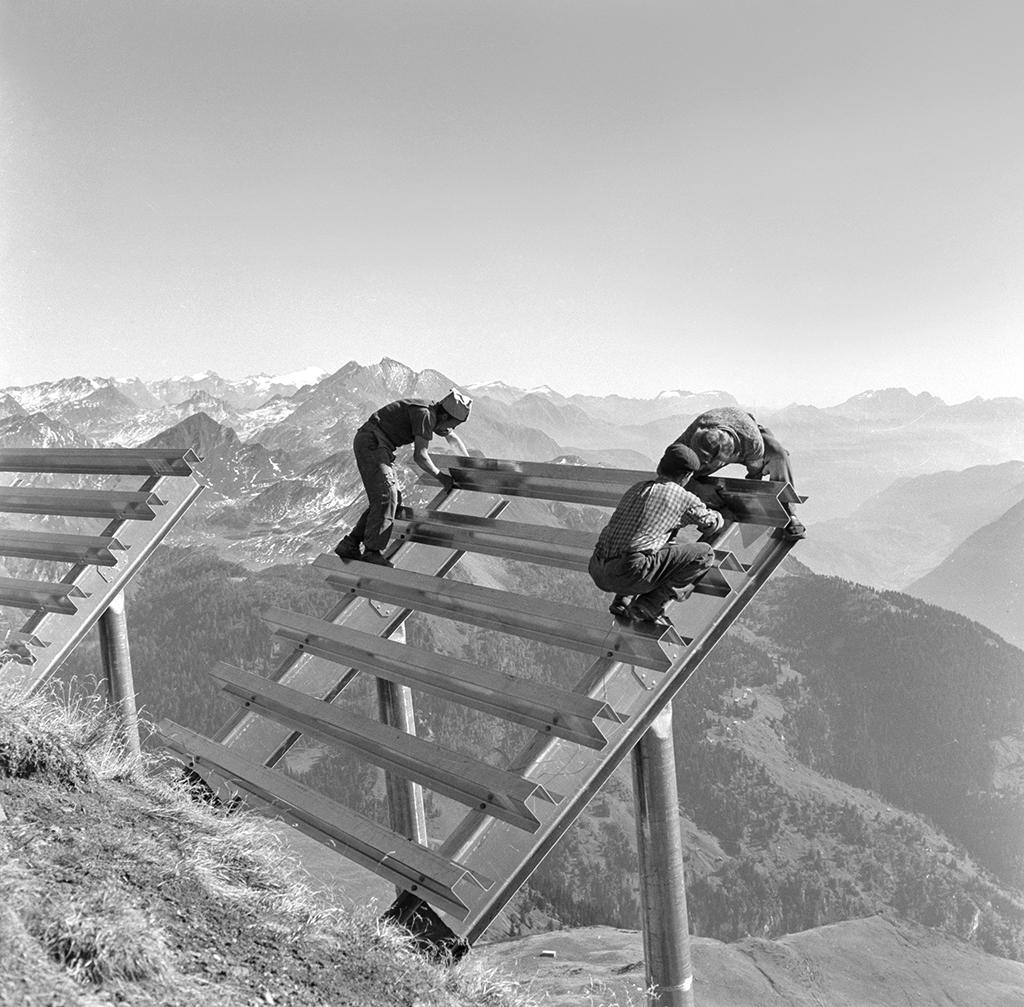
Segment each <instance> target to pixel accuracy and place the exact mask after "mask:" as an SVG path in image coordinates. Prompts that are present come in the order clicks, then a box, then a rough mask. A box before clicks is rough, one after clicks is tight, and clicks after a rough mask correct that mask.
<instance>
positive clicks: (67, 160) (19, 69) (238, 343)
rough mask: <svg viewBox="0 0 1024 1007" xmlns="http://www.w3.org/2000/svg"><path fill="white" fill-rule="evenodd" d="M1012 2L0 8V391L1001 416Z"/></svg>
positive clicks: (438, 0)
mask: <svg viewBox="0 0 1024 1007" xmlns="http://www.w3.org/2000/svg"><path fill="white" fill-rule="evenodd" d="M1022 37H1024V4H1022V3H1020V2H1019V0H1003V2H990V0H971V2H970V3H965V2H963V0H957V2H947V0H928V2H927V3H922V2H920V0H909V2H908V0H858V2H857V3H851V2H849V0H842V2H840V0H714V2H713V3H708V2H703V3H699V4H698V3H695V2H690V0H672V2H644V0H628V2H627V0H464V2H448V0H412V2H392V0H368V2H363V0H324V2H319V0H275V2H267V0H174V2H168V0H145V2H139V0H0V117H2V118H0V123H2V135H0V257H2V258H0V387H2V386H8V385H24V384H29V383H32V382H36V381H42V380H52V379H55V378H59V377H66V376H69V375H72V374H86V375H119V376H130V375H134V376H139V377H142V378H157V377H166V376H171V375H178V374H185V373H194V372H198V371H202V370H206V369H212V370H214V371H217V372H218V373H220V374H222V375H224V376H226V377H241V376H244V375H247V374H253V373H257V372H267V373H271V374H276V373H285V372H291V371H296V370H300V369H302V368H306V367H309V366H311V365H315V366H319V367H322V368H324V369H325V370H327V371H333V370H336V369H337V368H339V367H341V366H342V365H343V364H344V363H346V362H347V361H349V360H353V359H354V360H358V361H359V362H361V363H371V362H374V361H376V360H379V359H380V358H381V357H383V356H389V357H393V358H395V359H398V360H401V361H402V362H404V363H406V364H408V365H410V366H412V367H414V368H416V369H422V368H426V367H432V368H435V369H437V370H440V371H442V372H444V373H445V374H447V375H448V376H450V377H451V378H453V379H454V380H456V381H459V382H462V383H475V382H486V381H493V380H501V381H505V382H507V383H509V384H512V385H517V386H520V387H533V386H536V385H541V384H547V385H550V386H551V387H553V388H555V389H557V390H559V391H562V392H564V393H566V394H571V393H575V392H582V393H587V394H610V393H617V394H621V395H644V396H653V395H655V394H657V393H658V392H659V391H661V390H665V389H687V390H691V391H702V390H707V389H725V390H727V391H730V392H732V393H733V394H734V395H736V396H737V397H738V398H739V399H740V400H741V401H744V402H747V403H749V404H754V403H757V404H763V405H784V404H786V403H788V402H803V403H813V404H817V405H828V404H832V403H835V402H839V401H842V400H843V399H845V398H847V397H849V396H850V395H853V394H856V393H858V392H861V391H864V390H866V389H875V388H885V387H893V386H903V387H907V388H909V389H910V390H911V391H914V392H920V391H930V392H932V393H934V394H936V395H939V396H941V397H942V398H944V399H946V401H948V402H960V401H963V400H965V399H969V398H973V397H975V396H979V395H980V396H983V397H994V396H1004V395H1014V396H1024V340H1022V339H1021V335H1022V332H1024V184H1022V181H1021V180H1022V179H1024V130H1022V128H1021V125H1020V124H1021V123H1022V122H1024V60H1022V59H1021V58H1020V40H1021V38H1022Z"/></svg>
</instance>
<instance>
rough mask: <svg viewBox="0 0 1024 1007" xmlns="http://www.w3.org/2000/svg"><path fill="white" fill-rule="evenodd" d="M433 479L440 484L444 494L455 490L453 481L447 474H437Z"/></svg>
mask: <svg viewBox="0 0 1024 1007" xmlns="http://www.w3.org/2000/svg"><path fill="white" fill-rule="evenodd" d="M434 478H435V479H436V480H437V481H438V482H439V483H440V484H441V486H442V487H443V488H444V491H445V492H446V493H451V491H452V490H453V489H455V480H454V479H453V478H452V477H451V476H450V475H449V474H448V473H447V472H438V473H437V475H436V476H435V477H434Z"/></svg>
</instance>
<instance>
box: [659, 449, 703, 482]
mask: <svg viewBox="0 0 1024 1007" xmlns="http://www.w3.org/2000/svg"><path fill="white" fill-rule="evenodd" d="M699 468H700V459H699V458H698V457H697V453H696V452H695V451H691V450H690V448H688V447H687V446H686V445H685V444H670V445H669V446H668V447H667V448H665V453H664V454H663V455H662V456H661V461H660V462H658V474H659V475H663V476H668V477H669V478H672V479H674V478H677V477H678V476H681V475H686V474H687V473H689V472H696V471H697V470H698V469H699Z"/></svg>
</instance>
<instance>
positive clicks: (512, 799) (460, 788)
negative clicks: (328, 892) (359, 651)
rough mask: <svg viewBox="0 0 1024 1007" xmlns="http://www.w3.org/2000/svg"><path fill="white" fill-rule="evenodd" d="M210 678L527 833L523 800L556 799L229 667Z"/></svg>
mask: <svg viewBox="0 0 1024 1007" xmlns="http://www.w3.org/2000/svg"><path fill="white" fill-rule="evenodd" d="M210 675H211V677H212V678H214V679H216V680H217V681H218V682H220V683H221V688H222V689H223V690H224V691H225V692H226V693H227V694H228V695H230V696H234V697H236V698H237V699H240V700H242V701H243V703H244V704H245V706H246V708H247V709H250V710H253V711H254V712H256V713H259V714H262V715H263V716H267V717H271V718H272V719H273V720H276V721H277V722H278V723H280V724H284V725H285V726H286V727H290V728H292V729H293V730H295V731H300V732H301V733H302V734H305V735H309V736H311V737H314V738H318V739H319V740H321V741H325V742H327V743H328V744H332V745H338V746H341V747H343V748H348V749H351V750H352V751H356V752H358V753H359V754H360V755H362V756H363V757H365V758H366V759H367V760H369V761H370V762H372V763H373V764H374V765H376V766H380V767H381V768H382V769H384V770H385V771H387V772H389V773H395V774H397V775H399V776H402V777H405V778H406V779H409V780H414V781H415V782H416V783H419V784H421V785H422V786H424V787H427V788H429V789H430V790H434V791H436V792H437V793H440V794H444V795H445V796H446V797H450V798H452V800H455V801H458V802H459V803H460V804H465V805H467V806H468V807H471V808H476V809H477V810H479V811H482V812H484V813H485V814H488V815H490V816H492V817H494V818H500V819H501V820H502V821H506V822H509V823H510V824H512V825H515V826H516V827H518V828H521V829H525V830H526V831H528V832H529V831H532V830H533V829H535V828H536V827H537V817H536V815H534V813H533V812H532V811H531V810H530V809H529V808H528V807H527V805H526V802H527V800H529V799H530V798H533V797H537V798H541V799H543V800H547V801H549V802H554V801H555V800H556V798H554V797H552V795H550V794H549V793H548V792H547V791H546V790H545V789H544V788H543V787H540V786H538V785H537V784H536V783H531V782H530V781H528V780H524V779H522V778H521V777H519V776H516V775H515V774H514V773H507V772H505V771H504V770H501V769H495V768H494V767H492V766H488V765H486V764H485V763H482V762H478V761H476V760H475V759H471V758H469V757H468V756H464V755H460V754H459V753H457V752H452V751H449V750H448V749H445V748H441V746H440V745H435V744H432V743H431V742H428V741H423V740H422V739H421V738H417V737H416V736H415V735H412V734H406V733H405V732H404V731H400V730H397V729H396V728H393V727H389V726H388V725H386V724H380V723H377V722H376V721H373V720H367V719H366V718H365V717H359V716H357V715H355V714H351V713H346V712H345V711H344V710H340V709H338V707H336V706H332V705H331V704H330V703H324V702H322V701H320V700H318V699H314V698H312V697H311V696H306V695H303V694H302V693H301V692H296V691H295V690H294V689H289V688H287V687H286V686H283V685H278V684H277V683H275V682H270V681H268V680H267V679H265V678H261V677H260V676H259V675H252V674H250V673H249V672H246V671H242V670H241V669H240V668H233V667H232V666H231V665H229V664H224V663H220V664H218V665H217V666H216V667H215V668H213V670H212V671H211V672H210Z"/></svg>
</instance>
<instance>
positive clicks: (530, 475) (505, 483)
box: [424, 454, 801, 528]
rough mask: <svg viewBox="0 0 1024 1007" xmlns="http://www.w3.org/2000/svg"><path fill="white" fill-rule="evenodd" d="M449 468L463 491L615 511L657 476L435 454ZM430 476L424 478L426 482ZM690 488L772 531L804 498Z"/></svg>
mask: <svg viewBox="0 0 1024 1007" xmlns="http://www.w3.org/2000/svg"><path fill="white" fill-rule="evenodd" d="M432 457H433V458H434V460H435V461H436V462H437V464H438V465H439V466H440V467H441V468H447V469H448V471H449V472H450V473H451V475H452V478H453V479H454V480H455V485H456V486H457V487H458V488H459V489H465V490H474V491H477V492H484V493H499V494H501V495H503V496H515V497H529V498H532V499H536V500H557V501H561V502H563V503H578V504H589V505H590V506H594V507H615V506H616V504H618V502H619V500H621V499H622V494H623V493H624V492H625V491H626V490H627V489H628V488H629V487H630V486H632V485H633V484H634V483H637V482H640V481H641V480H644V479H650V478H652V476H653V473H651V472H643V471H639V470H629V469H602V468H595V467H593V466H583V465H580V466H576V465H554V464H543V463H539V462H520V461H511V460H503V459H495V458H467V457H465V456H459V455H440V454H435V455H432ZM426 478H427V477H424V480H426ZM687 489H689V490H690V491H691V492H693V493H695V494H696V495H697V496H700V497H701V498H702V499H704V500H705V501H708V502H710V500H711V499H712V498H713V497H714V496H715V494H718V495H720V496H721V502H722V503H725V504H726V505H727V506H728V507H729V509H730V510H732V511H733V513H734V514H735V515H736V517H737V518H738V519H739V520H740V521H744V522H746V523H751V524H760V525H767V526H769V527H778V528H781V527H784V526H785V525H786V524H788V523H789V521H790V520H791V515H790V514H789V512H788V511H787V510H786V507H785V506H784V504H786V503H797V502H799V501H800V499H801V498H800V497H799V496H798V495H797V494H796V492H795V491H794V490H793V488H792V487H791V486H790V485H789V484H788V483H779V482H763V481H760V480H757V479H726V478H717V477H716V478H707V479H701V480H697V479H691V480H690V481H689V483H687Z"/></svg>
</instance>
